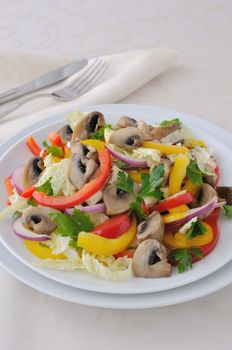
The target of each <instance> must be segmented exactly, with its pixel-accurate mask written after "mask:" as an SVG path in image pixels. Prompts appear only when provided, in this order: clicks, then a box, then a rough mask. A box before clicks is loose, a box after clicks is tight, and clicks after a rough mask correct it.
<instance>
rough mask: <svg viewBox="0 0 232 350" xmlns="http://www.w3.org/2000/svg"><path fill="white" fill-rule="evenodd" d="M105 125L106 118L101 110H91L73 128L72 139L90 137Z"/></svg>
mask: <svg viewBox="0 0 232 350" xmlns="http://www.w3.org/2000/svg"><path fill="white" fill-rule="evenodd" d="M104 125H105V118H104V116H103V114H102V113H100V112H91V113H89V114H87V115H86V116H85V117H84V118H81V119H80V121H79V122H78V123H77V125H76V127H75V129H74V130H73V135H72V140H73V141H77V140H78V139H80V140H83V139H87V138H89V137H90V136H91V135H92V134H93V133H94V132H95V131H98V130H99V129H100V128H101V127H102V126H104Z"/></svg>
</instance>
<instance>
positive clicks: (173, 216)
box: [162, 212, 185, 224]
mask: <svg viewBox="0 0 232 350" xmlns="http://www.w3.org/2000/svg"><path fill="white" fill-rule="evenodd" d="M184 217H185V212H179V213H174V214H173V213H171V214H165V215H163V216H162V218H163V222H164V223H165V224H167V223H169V222H172V221H176V220H180V219H183V218H184Z"/></svg>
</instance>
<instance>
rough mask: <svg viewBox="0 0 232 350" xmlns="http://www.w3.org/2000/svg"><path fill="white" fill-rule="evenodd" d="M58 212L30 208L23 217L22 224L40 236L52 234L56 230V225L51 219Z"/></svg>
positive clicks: (49, 209)
mask: <svg viewBox="0 0 232 350" xmlns="http://www.w3.org/2000/svg"><path fill="white" fill-rule="evenodd" d="M54 212H58V210H56V209H53V208H47V207H41V206H37V207H29V208H28V209H26V210H25V211H24V213H23V215H22V223H23V224H24V225H26V226H27V227H28V228H29V229H30V230H32V231H34V232H35V233H39V234H50V233H52V232H53V231H54V230H55V229H56V224H55V223H54V222H53V221H52V219H51V218H50V217H49V214H50V213H54Z"/></svg>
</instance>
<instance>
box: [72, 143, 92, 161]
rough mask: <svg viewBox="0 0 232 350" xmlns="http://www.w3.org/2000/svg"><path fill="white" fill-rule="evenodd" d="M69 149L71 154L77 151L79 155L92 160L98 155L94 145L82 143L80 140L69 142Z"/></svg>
mask: <svg viewBox="0 0 232 350" xmlns="http://www.w3.org/2000/svg"><path fill="white" fill-rule="evenodd" d="M70 150H71V154H72V155H73V154H75V153H77V154H79V155H81V156H85V157H86V158H88V159H94V160H97V157H98V155H97V151H96V149H95V148H94V147H91V146H87V145H84V144H82V143H81V142H80V141H76V142H71V144H70Z"/></svg>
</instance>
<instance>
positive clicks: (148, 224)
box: [137, 211, 164, 242]
mask: <svg viewBox="0 0 232 350" xmlns="http://www.w3.org/2000/svg"><path fill="white" fill-rule="evenodd" d="M163 234H164V222H163V219H162V216H161V215H160V213H158V212H157V211H155V212H153V213H152V214H151V215H150V216H149V217H148V219H147V220H145V221H143V222H141V224H139V225H138V227H137V240H138V241H139V242H142V241H144V240H145V239H148V238H152V239H156V240H157V241H161V240H162V238H163Z"/></svg>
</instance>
